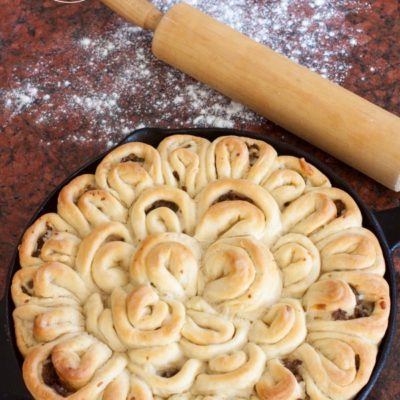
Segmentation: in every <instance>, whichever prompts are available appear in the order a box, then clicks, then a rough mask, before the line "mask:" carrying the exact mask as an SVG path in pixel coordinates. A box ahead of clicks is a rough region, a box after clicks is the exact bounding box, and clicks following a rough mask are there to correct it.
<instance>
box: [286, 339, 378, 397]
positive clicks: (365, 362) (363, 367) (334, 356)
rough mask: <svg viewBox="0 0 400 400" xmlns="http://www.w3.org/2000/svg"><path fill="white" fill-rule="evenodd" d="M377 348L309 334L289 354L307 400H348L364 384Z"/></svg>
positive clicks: (373, 362) (362, 343) (354, 341)
mask: <svg viewBox="0 0 400 400" xmlns="http://www.w3.org/2000/svg"><path fill="white" fill-rule="evenodd" d="M376 354H377V346H376V345H374V344H371V343H368V342H366V341H365V340H362V339H359V338H356V337H354V336H349V335H344V334H340V333H333V332H315V333H310V334H309V335H308V337H307V342H306V343H304V344H302V345H301V346H300V347H299V348H298V349H297V350H295V351H294V352H293V354H292V356H291V357H292V359H296V360H299V361H300V367H299V373H300V374H301V376H302V377H303V379H304V382H305V385H306V391H307V394H308V395H309V396H310V397H311V399H332V400H348V399H351V398H353V396H355V395H356V394H357V393H358V392H359V391H360V390H361V388H362V387H363V386H364V385H365V384H366V383H367V382H368V379H369V377H370V376H371V372H372V369H373V366H374V364H375V360H376Z"/></svg>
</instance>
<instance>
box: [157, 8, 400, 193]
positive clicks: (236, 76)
mask: <svg viewBox="0 0 400 400" xmlns="http://www.w3.org/2000/svg"><path fill="white" fill-rule="evenodd" d="M152 47H153V53H154V54H155V56H156V57H157V58H159V59H160V60H162V61H165V62H166V63H168V64H170V65H172V66H174V67H176V68H178V69H180V70H181V71H183V72H186V73H187V74H189V75H190V76H192V77H194V78H196V79H198V80H199V81H201V82H204V83H206V84H208V85H210V86H211V87H213V88H215V89H217V90H218V91H220V92H221V93H223V94H225V95H226V96H228V97H231V98H232V99H234V100H236V101H238V102H240V103H243V104H245V105H247V106H248V107H250V108H251V109H253V110H254V111H256V112H258V113H260V114H261V115H264V116H265V117H267V118H268V119H270V120H271V121H274V122H276V123H277V124H278V125H280V126H282V127H284V128H286V129H287V130H289V131H291V132H293V133H295V134H297V135H298V136H300V137H301V138H303V139H305V140H307V141H308V142H310V143H313V144H314V145H315V146H317V147H319V148H321V149H323V150H325V151H326V152H328V153H330V154H332V155H334V156H336V157H337V158H338V159H341V160H342V161H344V162H346V163H347V164H349V165H351V166H353V167H354V168H356V169H358V170H360V171H362V172H364V173H365V174H366V175H369V176H370V177H372V178H374V179H376V180H377V181H379V182H381V183H383V184H384V185H385V186H387V187H389V188H391V189H393V190H396V191H400V118H398V117H396V116H395V115H393V114H391V113H389V112H387V111H385V110H383V109H382V108H380V107H378V106H376V105H374V104H372V103H370V102H369V101H367V100H365V99H362V98H361V97H359V96H357V95H355V94H353V93H351V92H350V91H348V90H346V89H344V88H342V87H340V86H338V85H336V84H334V83H332V82H330V81H328V80H327V79H324V78H322V77H321V76H320V75H318V74H316V73H314V72H312V71H310V70H308V69H307V68H305V67H302V66H300V65H298V64H295V63H294V62H292V61H290V60H289V59H288V58H286V57H284V56H282V55H280V54H278V53H275V52H274V51H272V50H271V49H269V48H268V47H265V46H263V45H261V44H258V43H256V42H255V41H253V40H251V39H250V38H248V37H246V36H244V35H242V34H240V33H239V32H236V31H235V30H233V29H231V28H230V27H228V26H226V25H224V24H222V23H220V22H218V21H216V20H215V19H213V18H211V17H209V16H207V15H206V14H204V13H202V12H200V11H198V10H197V9H195V8H193V7H191V6H189V5H187V4H178V5H175V6H174V7H172V8H171V9H170V10H169V11H168V12H167V13H166V14H165V15H164V16H163V18H162V19H161V21H160V22H159V23H158V25H157V27H156V29H155V34H154V39H153V45H152Z"/></svg>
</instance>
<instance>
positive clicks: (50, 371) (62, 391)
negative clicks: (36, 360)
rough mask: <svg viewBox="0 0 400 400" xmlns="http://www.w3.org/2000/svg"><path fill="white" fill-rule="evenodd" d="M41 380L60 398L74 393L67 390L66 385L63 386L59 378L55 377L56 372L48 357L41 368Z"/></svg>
mask: <svg viewBox="0 0 400 400" xmlns="http://www.w3.org/2000/svg"><path fill="white" fill-rule="evenodd" d="M42 378H43V382H44V383H45V384H46V385H47V386H50V387H51V388H53V389H54V391H55V392H56V393H58V394H59V395H60V396H62V397H68V396H70V395H71V394H73V393H75V391H74V390H72V389H71V388H69V387H68V385H66V384H64V383H63V382H62V381H61V379H60V377H59V376H58V375H57V371H56V369H55V367H54V364H53V362H52V361H51V358H50V357H49V358H48V359H47V360H46V362H45V363H44V364H43V366H42Z"/></svg>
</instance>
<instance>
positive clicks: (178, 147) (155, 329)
mask: <svg viewBox="0 0 400 400" xmlns="http://www.w3.org/2000/svg"><path fill="white" fill-rule="evenodd" d="M54 211H55V212H54V213H50V214H46V215H42V216H41V217H40V218H39V219H38V220H37V221H36V222H35V223H34V224H33V225H32V226H31V227H30V228H29V229H28V230H27V231H26V232H25V234H24V236H23V239H22V243H21V245H20V248H19V252H20V263H21V267H22V268H21V269H20V270H19V271H17V273H16V274H15V276H14V279H13V283H12V289H11V290H12V297H13V300H14V303H15V306H16V308H15V310H14V313H13V317H14V322H15V331H16V338H17V345H18V347H19V349H20V351H21V353H22V354H23V356H24V358H25V361H24V365H23V375H24V380H25V383H26V385H27V387H28V389H29V391H30V392H31V393H32V395H33V396H34V398H35V399H38V400H47V399H51V400H53V399H55V400H61V399H71V400H92V399H93V400H100V399H101V400H132V399H135V400H148V399H170V400H192V399H193V400H206V399H208V400H212V399H214V400H216V399H218V400H229V399H243V400H244V399H252V400H256V399H262V400H298V399H312V400H320V399H325V400H326V399H330V400H346V399H352V398H353V397H354V396H355V395H356V394H357V393H358V392H359V391H360V390H361V389H362V387H363V386H364V385H365V384H366V383H367V382H368V380H369V377H370V376H371V373H372V370H373V368H374V365H375V361H376V355H377V351H378V346H379V343H380V341H381V339H382V338H383V336H384V334H385V331H386V328H387V323H388V316H389V311H390V297H389V286H388V284H387V282H386V281H385V279H384V278H383V274H384V272H385V263H384V258H383V255H382V250H381V248H380V245H379V242H378V240H377V239H376V237H375V236H374V234H373V233H372V232H370V231H368V230H367V229H365V228H363V227H362V217H361V213H360V210H359V209H358V207H357V204H356V203H355V202H354V200H353V199H352V198H351V197H350V196H349V195H348V194H347V193H345V192H343V191H342V190H340V189H337V188H332V187H331V184H330V182H329V180H328V178H327V177H326V176H325V175H324V174H323V173H321V172H320V171H318V170H317V169H316V168H315V167H314V166H312V165H310V164H309V163H307V161H306V160H304V159H298V158H296V157H293V156H286V155H279V156H278V155H277V153H276V151H275V149H274V148H273V147H272V146H270V145H268V144H266V143H265V142H262V141H259V140H254V139H249V138H242V137H237V136H227V137H220V138H218V139H216V140H215V141H214V142H212V143H210V142H209V141H208V140H206V139H203V138H199V137H194V136H189V135H175V136H170V137H168V138H166V139H164V140H163V141H162V142H161V143H160V145H159V147H158V149H155V148H153V147H152V146H150V145H148V144H144V143H129V144H125V145H123V146H120V147H118V148H117V149H115V150H113V151H111V152H110V153H109V154H108V155H107V156H106V157H105V158H104V159H103V160H102V161H101V162H100V164H99V165H98V167H97V170H96V173H95V174H94V175H91V174H86V175H82V176H79V177H77V178H75V179H73V180H72V181H71V182H70V183H69V184H68V185H66V186H65V187H64V188H63V189H62V191H61V192H60V195H59V199H58V207H57V210H54ZM56 211H57V212H56Z"/></svg>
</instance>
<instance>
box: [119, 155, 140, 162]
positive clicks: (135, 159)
mask: <svg viewBox="0 0 400 400" xmlns="http://www.w3.org/2000/svg"><path fill="white" fill-rule="evenodd" d="M129 161H130V162H136V163H139V164H141V163H144V158H142V157H138V156H137V155H136V154H129V156H126V157H123V158H121V162H122V163H125V162H129Z"/></svg>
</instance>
